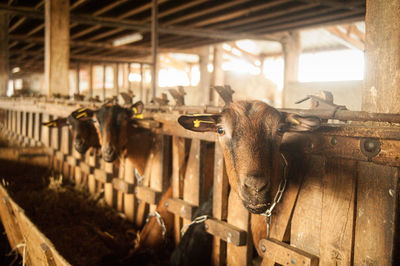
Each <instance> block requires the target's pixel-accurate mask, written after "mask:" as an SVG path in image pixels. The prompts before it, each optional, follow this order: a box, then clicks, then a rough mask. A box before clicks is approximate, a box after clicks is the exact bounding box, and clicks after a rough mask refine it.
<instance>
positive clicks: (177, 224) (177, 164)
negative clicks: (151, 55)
mask: <svg viewBox="0 0 400 266" xmlns="http://www.w3.org/2000/svg"><path fill="white" fill-rule="evenodd" d="M141 67H142V64H141ZM184 174H185V139H184V138H180V137H175V136H174V137H172V197H173V198H179V199H181V198H182V196H183V178H184ZM181 227H182V219H181V218H180V217H179V216H178V215H175V216H174V235H175V244H178V243H179V241H180V237H181V234H180V229H181Z"/></svg>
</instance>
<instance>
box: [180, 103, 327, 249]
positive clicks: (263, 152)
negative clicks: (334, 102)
mask: <svg viewBox="0 0 400 266" xmlns="http://www.w3.org/2000/svg"><path fill="white" fill-rule="evenodd" d="M178 122H179V123H180V124H181V125H182V126H183V127H184V128H186V129H188V130H192V131H197V132H215V133H217V134H218V135H219V137H218V139H219V142H220V143H221V147H222V149H223V153H224V160H225V164H226V170H227V174H228V179H229V184H230V186H231V188H232V190H233V191H234V192H235V193H237V194H238V196H239V198H240V199H241V201H242V202H243V205H244V206H245V207H246V208H247V209H248V211H249V212H251V213H253V214H261V213H264V212H265V211H266V210H267V209H268V208H269V206H271V204H272V200H273V198H274V195H275V194H276V192H277V191H278V187H279V184H280V181H281V177H282V175H283V167H282V160H283V159H282V156H281V151H280V145H281V142H282V135H283V133H284V132H287V131H309V130H314V129H316V128H317V127H319V125H320V119H319V118H316V117H308V118H305V117H300V116H297V115H293V114H286V113H281V112H279V111H278V110H276V109H275V108H273V107H271V106H269V105H267V104H266V103H264V102H261V101H239V102H234V103H228V105H227V106H225V107H224V109H223V111H222V113H221V114H218V115H195V116H181V117H180V118H179V119H178ZM251 223H252V226H251V227H252V233H253V241H254V243H255V247H256V248H257V250H258V241H259V240H260V239H261V238H262V237H265V235H266V225H265V222H264V217H263V216H260V215H252V221H251ZM258 252H259V254H261V252H260V251H259V250H258Z"/></svg>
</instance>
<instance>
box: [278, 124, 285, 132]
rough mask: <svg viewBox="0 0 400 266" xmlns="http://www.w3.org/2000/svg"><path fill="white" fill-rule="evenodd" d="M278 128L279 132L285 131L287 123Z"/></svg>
mask: <svg viewBox="0 0 400 266" xmlns="http://www.w3.org/2000/svg"><path fill="white" fill-rule="evenodd" d="M277 130H278V132H279V133H284V132H285V125H283V124H282V125H279V126H278V129H277Z"/></svg>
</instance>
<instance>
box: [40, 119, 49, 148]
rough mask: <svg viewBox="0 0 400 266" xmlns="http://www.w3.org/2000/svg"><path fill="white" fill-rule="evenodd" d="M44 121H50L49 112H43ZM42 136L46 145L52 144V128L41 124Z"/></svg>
mask: <svg viewBox="0 0 400 266" xmlns="http://www.w3.org/2000/svg"><path fill="white" fill-rule="evenodd" d="M42 121H43V122H47V121H50V115H49V114H47V113H43V114H42ZM41 132H42V134H41V138H40V140H41V141H42V142H43V144H44V145H45V146H49V144H50V128H48V127H46V126H43V125H41Z"/></svg>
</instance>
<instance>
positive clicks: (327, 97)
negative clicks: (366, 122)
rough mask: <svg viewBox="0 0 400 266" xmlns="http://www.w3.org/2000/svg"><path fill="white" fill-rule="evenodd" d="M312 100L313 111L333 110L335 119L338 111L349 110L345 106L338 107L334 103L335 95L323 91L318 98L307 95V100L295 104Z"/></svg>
mask: <svg viewBox="0 0 400 266" xmlns="http://www.w3.org/2000/svg"><path fill="white" fill-rule="evenodd" d="M309 99H310V100H311V109H313V110H331V111H332V114H331V116H332V117H335V113H336V111H337V110H347V108H346V106H344V105H337V104H334V103H333V95H332V93H331V92H329V91H322V92H320V94H319V95H318V96H315V95H307V97H306V98H304V99H301V100H299V101H297V102H295V104H299V103H302V102H305V101H307V100H309Z"/></svg>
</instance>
